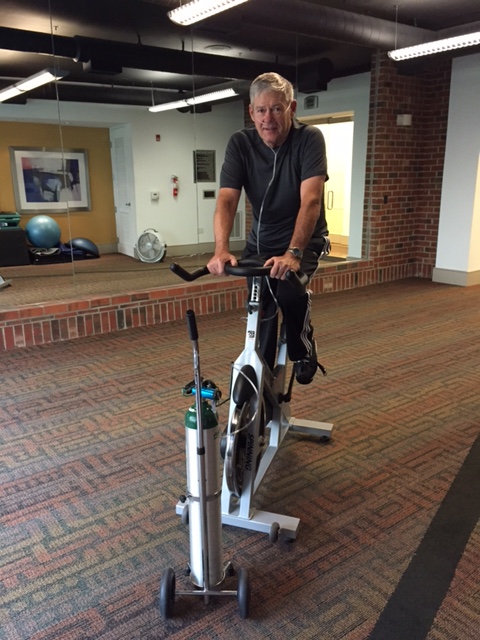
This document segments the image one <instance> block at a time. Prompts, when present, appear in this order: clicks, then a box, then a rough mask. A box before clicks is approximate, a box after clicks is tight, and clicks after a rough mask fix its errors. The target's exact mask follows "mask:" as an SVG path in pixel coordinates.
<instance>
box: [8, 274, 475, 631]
mask: <svg viewBox="0 0 480 640" xmlns="http://www.w3.org/2000/svg"><path fill="white" fill-rule="evenodd" d="M479 296H480V288H479V287H470V288H457V287H449V286H445V285H436V284H433V283H431V282H428V281H424V280H408V281H402V282H396V283H391V284H385V285H378V286H375V287H367V288H364V289H356V290H353V291H348V292H342V293H335V294H329V295H324V296H318V297H316V298H314V300H313V314H314V320H315V325H316V327H317V333H316V335H317V340H318V345H319V351H320V360H321V362H322V363H323V364H324V365H325V366H326V367H327V369H328V372H329V374H328V376H327V377H326V378H321V377H319V376H317V378H316V379H315V381H314V383H313V384H311V385H310V386H308V387H295V390H294V397H293V402H292V409H293V413H294V415H296V416H298V417H306V418H311V419H320V420H324V421H328V422H330V421H331V422H334V423H335V431H334V437H333V439H332V441H331V442H329V443H327V444H325V443H317V442H316V441H315V440H313V439H312V438H309V437H305V436H301V435H294V434H289V435H288V436H287V438H286V440H285V441H284V444H283V445H282V449H281V451H280V454H279V456H278V457H277V459H276V460H275V462H274V465H273V468H272V469H271V471H270V472H269V474H268V475H267V477H266V479H265V482H264V484H263V485H262V487H261V489H260V491H259V494H258V499H257V502H258V504H259V506H264V507H266V508H268V509H270V510H272V511H279V512H281V513H287V514H289V515H292V516H297V517H299V518H300V519H301V521H302V522H301V528H300V532H299V537H298V539H297V540H296V541H295V542H293V543H286V542H280V543H278V544H272V543H270V542H269V540H268V537H267V536H265V535H264V534H260V533H254V532H250V531H246V530H242V529H235V528H231V527H224V555H225V559H226V560H232V561H233V562H234V565H235V566H237V567H245V568H247V569H248V570H249V572H250V575H251V582H252V605H251V615H250V617H249V618H248V619H247V620H241V619H240V617H239V615H238V610H237V604H236V602H235V600H234V599H232V598H222V599H212V602H211V603H210V604H209V605H207V606H205V605H204V603H203V601H202V599H201V598H187V597H180V596H179V597H178V598H177V601H176V603H175V604H176V612H175V616H174V617H173V619H171V620H168V621H165V620H163V619H162V618H161V616H160V614H159V610H158V603H157V596H158V590H159V579H160V575H161V574H162V572H163V571H164V570H165V569H166V568H167V567H170V566H171V567H173V568H174V569H175V571H176V575H177V586H178V587H186V588H189V581H188V579H187V578H185V577H183V575H182V573H183V570H184V568H185V566H186V563H187V561H188V535H187V530H186V529H185V527H184V526H183V525H182V524H181V522H180V518H179V517H178V516H177V515H176V514H175V503H176V501H177V499H178V496H179V495H180V494H181V493H183V492H184V491H185V456H184V427H183V418H184V413H185V411H186V409H187V408H188V406H189V404H190V402H189V400H188V398H184V397H182V395H181V387H182V386H183V385H184V384H185V383H187V382H189V381H190V380H191V379H192V377H193V374H192V353H191V345H190V342H189V340H188V335H187V331H186V327H185V324H184V323H183V322H181V323H173V324H168V325H161V326H158V327H152V328H142V329H134V330H131V331H128V332H122V333H121V334H110V335H107V336H102V337H94V338H87V339H79V340H75V341H72V342H69V343H56V344H51V345H45V346H43V347H35V348H27V349H19V350H16V351H12V352H6V353H4V354H2V367H1V370H0V381H1V400H0V419H1V430H0V444H1V447H0V525H1V528H0V638H1V639H2V640H80V639H81V640H87V639H88V640H94V639H95V640H97V639H98V640H100V639H101V640H123V639H125V640H134V639H135V640H136V639H138V640H140V639H141V640H161V639H163V638H169V639H172V640H187V639H188V640H194V639H195V640H200V639H202V640H207V639H208V640H211V639H222V640H229V639H236V638H252V639H258V638H272V639H287V640H290V639H293V638H295V639H297V638H298V639H301V640H307V639H321V640H366V639H367V638H368V637H369V636H370V634H372V632H373V630H374V628H375V626H376V624H377V622H378V620H379V618H380V616H381V614H382V612H383V611H384V610H386V605H387V603H388V602H389V600H390V599H391V598H392V596H393V594H395V592H396V590H397V587H398V585H399V584H400V583H401V581H402V577H403V576H404V575H405V574H406V572H407V569H408V567H409V564H410V562H411V560H412V558H415V556H416V553H417V551H418V550H419V549H420V548H421V543H422V539H423V538H424V536H425V534H426V532H427V531H428V530H429V527H430V525H431V523H432V522H433V520H434V518H435V515H436V513H437V512H438V510H439V506H440V505H442V502H443V501H444V499H445V497H446V496H447V494H448V492H449V490H450V487H451V486H452V483H453V482H454V480H455V478H456V476H457V474H459V471H460V470H461V469H462V465H463V464H464V462H465V460H466V459H467V458H468V455H469V451H470V449H471V448H472V445H474V443H475V442H476V440H477V438H478V436H479V434H480V426H479V425H480V423H479V413H480V411H479V409H480V398H479V392H478V390H479V389H480V335H479V312H478V309H479ZM241 315H242V314H241V313H238V312H235V313H228V314H222V315H218V316H203V317H201V318H199V319H198V327H199V333H200V350H201V361H202V372H203V375H204V376H205V377H208V378H211V379H213V380H215V382H216V383H217V384H218V385H219V386H220V387H221V389H222V390H223V391H224V396H225V395H226V394H227V390H228V380H229V368H230V365H229V363H230V362H231V361H232V360H233V359H234V358H235V357H236V355H237V353H238V351H239V348H240V346H241V344H242V342H243V331H244V328H245V324H244V321H243V320H242V319H241ZM226 414H227V408H226V406H223V407H221V408H220V416H221V418H222V420H223V421H224V420H225V418H226ZM472 451H474V449H472ZM478 463H479V464H478V465H476V468H480V461H478ZM459 477H460V476H459ZM477 477H478V472H477ZM478 489H479V487H478V482H477V484H476V485H475V484H474V485H472V486H467V485H465V487H464V490H465V492H467V493H468V494H469V495H473V496H475V495H479V494H480V492H479V490H478ZM462 504H463V503H459V509H460V510H461V509H462V508H463V507H462ZM475 508H476V504H473V507H472V505H471V504H470V507H469V509H475ZM454 511H455V510H454ZM469 515H470V516H472V512H471V513H470V514H469ZM462 517H463V512H460V513H458V511H457V513H456V514H455V513H454V514H452V516H451V518H452V520H451V522H447V523H446V524H445V527H444V530H443V531H442V532H441V534H440V535H443V536H447V538H449V536H451V537H452V539H454V538H455V535H456V533H455V519H457V520H458V519H460V520H461V519H462ZM447 547H448V545H447ZM442 548H445V545H444V546H443V547H442ZM460 556H461V557H460V560H459V561H458V563H455V567H454V569H455V572H454V574H453V577H452V578H451V581H450V586H449V589H448V591H447V593H446V595H445V597H444V599H443V602H440V603H439V607H438V610H437V611H436V615H435V618H434V621H433V623H432V624H430V625H429V628H428V630H427V632H426V634H424V637H425V638H428V640H474V639H477V638H478V629H479V628H480V587H479V585H480V527H479V525H478V514H477V523H476V526H474V527H473V530H472V532H471V535H470V537H469V539H468V541H467V543H466V545H465V546H464V548H463V550H462V553H461V554H460ZM438 579H439V576H438V575H436V574H435V571H430V565H427V566H426V568H425V571H424V573H423V576H422V579H421V580H419V581H418V583H416V584H415V587H414V593H413V594H412V595H413V598H412V599H413V600H416V599H417V598H418V602H419V603H421V602H422V595H424V594H425V592H428V590H429V589H431V587H432V585H434V584H435V582H436V581H437V580H438ZM233 584H234V583H233ZM415 590H417V593H415ZM400 604H401V603H400ZM414 614H415V615H417V616H418V617H419V618H422V616H423V610H422V608H421V607H419V608H418V610H417V611H415V612H414ZM376 637H377V638H378V634H377V636H376ZM383 640H391V639H390V638H389V637H385V638H384V639H383ZM404 640H412V638H410V637H408V638H407V637H406V638H404Z"/></svg>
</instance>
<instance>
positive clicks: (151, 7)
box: [0, 0, 371, 309]
mask: <svg viewBox="0 0 480 640" xmlns="http://www.w3.org/2000/svg"><path fill="white" fill-rule="evenodd" d="M11 4H12V5H14V4H18V3H16V2H12V3H11ZM177 4H178V3H177V2H169V1H167V0H164V1H161V0H143V1H141V2H136V3H133V2H128V1H127V0H120V1H119V2H117V3H115V7H116V12H115V14H114V15H113V14H112V11H111V9H112V3H111V2H109V1H108V0H99V1H98V2H97V3H95V7H89V8H88V11H87V10H86V9H82V8H81V7H80V6H70V4H69V6H67V7H65V3H61V2H59V1H57V0H51V2H49V5H48V7H49V10H46V9H45V6H44V3H41V2H39V1H38V0H25V1H24V2H22V3H21V5H20V4H19V6H18V11H17V12H16V13H13V12H11V11H10V12H5V15H2V24H3V25H5V26H3V27H2V31H1V34H0V36H1V38H2V43H3V44H2V47H5V49H2V50H1V52H0V53H1V56H2V60H3V62H4V63H5V64H4V65H3V69H4V71H3V73H4V76H3V77H2V82H3V86H7V85H8V83H9V82H11V83H14V82H17V80H20V79H21V78H22V77H25V76H27V75H33V74H35V73H37V72H39V71H41V70H42V69H44V68H48V67H52V68H54V69H59V70H61V71H62V72H64V73H65V74H66V75H65V77H63V78H62V79H61V80H58V81H57V82H52V83H50V84H48V85H45V86H44V87H42V88H40V89H36V90H34V91H32V92H31V93H30V94H27V93H26V94H22V95H21V96H19V98H17V99H16V100H13V101H8V102H4V103H0V127H1V131H2V136H1V139H2V149H1V158H0V162H1V163H2V175H3V176H4V184H3V185H2V188H1V190H0V199H1V200H0V209H2V210H4V211H6V212H8V211H11V212H17V210H18V209H20V211H19V213H20V216H21V226H22V227H25V226H26V225H27V224H28V222H29V221H30V220H31V219H32V218H34V217H36V216H38V215H49V216H51V217H53V218H54V220H55V221H56V222H57V224H58V225H59V227H60V231H61V245H62V250H64V249H65V247H64V246H63V245H65V244H66V245H67V253H66V254H65V260H64V261H63V260H59V261H58V262H55V256H54V255H53V256H49V255H47V254H46V253H45V252H43V253H42V252H41V251H40V252H38V257H36V258H35V265H34V266H31V267H30V266H26V267H25V269H24V270H23V271H22V270H20V271H17V272H16V275H15V285H14V287H12V290H13V289H16V290H17V293H18V295H16V296H15V298H16V301H17V302H20V303H30V302H35V303H38V302H44V301H48V300H50V299H58V298H60V297H63V298H64V299H68V298H73V297H79V296H83V295H86V294H88V295H90V294H95V293H98V294H102V293H105V287H106V288H107V289H109V290H110V291H113V292H122V291H131V290H139V289H141V288H154V287H158V286H169V285H170V284H171V282H172V278H173V281H175V280H174V276H172V275H171V274H170V273H169V270H168V264H169V262H170V261H171V259H179V260H180V259H185V258H187V259H188V260H189V261H193V262H194V263H197V264H204V261H205V260H206V256H208V253H209V252H210V251H211V250H212V247H213V230H212V216H213V210H214V206H215V197H216V193H217V190H218V180H219V173H220V168H221V164H222V161H223V154H224V150H225V146H226V142H227V140H228V137H229V135H230V134H231V133H232V132H233V131H235V130H237V129H239V128H241V127H242V126H244V123H245V114H246V110H245V100H246V99H247V96H248V86H249V83H250V81H251V80H252V79H253V78H254V77H255V76H256V75H257V74H258V73H262V72H264V71H267V70H275V71H278V72H279V73H282V74H283V75H285V76H286V77H288V78H289V79H290V80H291V81H292V82H293V83H294V85H295V86H296V87H297V89H298V95H297V99H298V110H297V113H298V117H299V118H300V119H301V120H302V121H306V122H311V123H313V124H315V125H316V126H319V127H320V128H322V131H323V132H324V135H325V137H326V139H327V147H328V156H329V158H330V159H331V160H330V163H331V166H332V168H333V167H335V172H333V173H332V179H331V181H330V184H329V188H328V189H327V191H326V204H327V211H328V215H329V217H330V218H331V221H330V225H331V228H332V234H333V236H332V237H333V239H334V243H335V245H336V247H335V252H334V253H335V256H336V257H338V258H340V259H344V258H346V257H353V258H359V257H360V256H361V247H362V236H361V234H362V225H363V220H362V216H363V202H364V197H365V150H366V140H367V127H368V104H369V77H370V76H369V68H370V64H371V49H366V48H364V49H362V52H361V55H358V56H357V57H356V62H355V67H354V68H352V66H351V62H349V69H348V72H349V73H350V74H351V75H347V76H345V77H342V76H341V74H340V75H339V77H333V76H334V75H335V67H337V68H340V67H341V66H342V65H344V64H346V63H345V61H346V60H347V59H349V54H350V52H351V47H350V46H349V45H348V44H343V46H342V48H341V52H340V51H337V50H336V49H335V51H337V52H336V53H335V51H331V49H332V46H333V45H332V44H331V41H328V42H327V41H325V40H321V39H319V38H318V35H316V34H312V33H306V34H305V33H303V34H302V30H304V27H301V25H300V26H298V25H297V26H295V24H293V23H292V30H291V31H289V27H288V25H289V24H290V21H291V19H292V18H293V16H292V15H290V14H289V15H285V16H283V18H282V20H281V22H282V23H281V24H276V23H275V24H273V25H272V26H273V28H272V30H271V31H268V37H267V35H266V31H265V29H264V24H265V22H264V19H265V16H264V15H263V11H264V7H263V5H264V4H265V3H263V5H261V6H260V3H258V2H252V3H251V4H252V7H253V9H249V13H245V12H244V10H242V9H241V8H240V7H239V8H237V9H234V10H231V11H229V12H225V13H224V14H221V15H219V16H216V17H214V18H211V19H209V20H208V21H203V22H202V23H199V25H194V26H191V27H180V26H178V25H173V23H172V22H171V21H170V20H169V19H168V17H167V15H166V12H167V11H168V10H169V9H171V8H172V7H174V6H176V5H177ZM262 7H263V9H262ZM10 8H11V7H10ZM235 12H236V13H235ZM227 14H229V15H227ZM302 20H303V23H305V21H306V18H305V16H303V18H302ZM235 21H237V23H236V24H235ZM307 22H308V21H307ZM105 25H108V26H105ZM160 49H161V51H160ZM159 51H160V53H159ZM41 54H44V55H41ZM332 54H333V55H332ZM327 56H330V57H333V62H332V61H331V60H330V58H329V57H327ZM335 56H336V57H335ZM337 75H338V74H337ZM327 85H328V90H326V89H327ZM227 87H228V88H234V89H235V91H236V92H237V93H238V95H237V96H235V97H233V98H229V99H224V100H222V101H219V102H211V103H205V104H200V105H197V106H195V107H191V106H186V107H184V108H182V107H180V108H176V109H173V110H169V111H161V112H157V113H151V112H150V111H149V110H148V107H149V106H155V105H161V104H163V103H166V102H171V101H176V100H180V99H184V98H185V97H187V98H191V97H192V96H193V97H195V96H203V95H204V94H205V93H209V92H212V91H217V90H221V89H225V88H227ZM340 129H341V131H340ZM339 136H340V137H339ZM339 149H341V153H338V150H339ZM15 163H16V164H15ZM15 167H16V169H15ZM29 171H30V174H29V175H33V173H36V176H35V181H36V183H37V186H38V184H39V183H40V186H41V189H42V192H41V195H39V194H40V192H37V195H34V193H33V190H32V189H30V194H29V195H28V198H30V200H29V201H28V202H26V203H25V202H24V203H23V206H22V204H21V203H19V201H20V199H21V198H20V197H21V196H22V195H23V196H24V200H25V198H27V196H26V195H25V191H26V188H27V186H28V185H27V183H26V182H25V180H27V174H28V172H29ZM55 174H56V175H55ZM333 174H334V175H333ZM10 176H12V177H11V178H10ZM10 180H12V184H11V183H10ZM27 181H28V180H27ZM29 188H30V187H29ZM74 194H75V195H74ZM35 198H37V201H38V205H39V206H38V207H35V202H36V200H35ZM69 198H71V199H69ZM65 199H66V202H65ZM45 203H46V204H45ZM63 204H65V206H63ZM246 206H247V205H246V203H245V200H244V199H242V200H241V202H240V206H239V212H238V215H237V219H236V224H235V227H234V230H233V233H232V247H233V248H234V249H240V248H241V247H242V246H243V241H244V239H245V218H246ZM78 239H80V240H82V239H84V240H90V241H91V242H92V243H93V244H94V245H95V246H96V247H97V248H99V251H100V254H101V255H100V258H99V259H98V260H97V259H94V258H91V257H88V258H86V259H84V258H81V257H80V255H81V254H80V251H81V250H82V247H81V246H80V247H78V251H77V255H76V256H72V255H71V254H72V240H73V241H76V240H78ZM40 244H41V242H40ZM80 244H81V243H80ZM84 247H85V245H84ZM74 250H75V251H76V250H77V247H74ZM68 251H70V259H69V256H68ZM117 251H118V252H119V253H118V254H116V253H115V252H117ZM159 254H161V255H162V256H163V257H162V259H161V260H159V259H158V255H159ZM119 256H120V257H122V256H123V257H124V258H125V259H120V260H118V257H119ZM72 257H73V259H72ZM94 260H95V262H94ZM202 261H203V262H202ZM52 266H54V267H55V269H52ZM0 268H1V267H0ZM92 272H96V273H97V274H98V275H97V277H96V278H92V277H91V273H92ZM60 273H61V275H62V281H61V283H60V280H58V279H57V278H55V279H54V278H53V276H54V275H56V276H59V275H60ZM0 275H1V272H0ZM33 278H34V280H33ZM32 281H33V282H34V283H35V286H34V287H30V288H31V289H33V290H32V292H31V293H29V294H28V296H27V297H26V298H24V299H23V300H22V292H21V289H23V287H22V286H21V285H22V283H27V282H28V283H30V284H32ZM54 282H55V285H54V284H53V283H54ZM25 288H26V287H25ZM11 293H13V291H12V292H9V293H8V296H11ZM3 295H4V297H3V299H2V297H0V309H2V308H5V306H6V304H7V302H6V301H7V295H5V294H3ZM25 295H26V294H25ZM2 302H3V304H2Z"/></svg>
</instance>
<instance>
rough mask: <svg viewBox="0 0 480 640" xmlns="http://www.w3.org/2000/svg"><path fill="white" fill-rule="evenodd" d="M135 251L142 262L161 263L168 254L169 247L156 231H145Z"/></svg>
mask: <svg viewBox="0 0 480 640" xmlns="http://www.w3.org/2000/svg"><path fill="white" fill-rule="evenodd" d="M135 251H136V253H137V256H138V258H139V260H141V261H142V262H161V261H162V260H163V259H164V258H165V255H166V253H167V245H166V244H165V242H164V241H163V239H162V236H161V235H160V234H159V233H158V232H157V231H156V230H155V229H145V231H144V232H143V233H142V234H141V235H140V237H139V238H138V240H137V244H136V245H135Z"/></svg>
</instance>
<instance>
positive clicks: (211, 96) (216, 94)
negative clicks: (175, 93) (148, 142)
mask: <svg viewBox="0 0 480 640" xmlns="http://www.w3.org/2000/svg"><path fill="white" fill-rule="evenodd" d="M238 95H239V94H238V93H237V92H236V91H235V90H234V89H223V90H222V91H213V92H212V93H206V94H205V95H203V96H195V97H194V98H186V99H185V100H176V101H175V102H164V103H163V104H157V105H154V106H153V107H148V110H149V111H151V112H152V113H158V112H159V111H168V110H170V109H185V107H192V106H193V105H196V104H202V103H203V102H213V101H214V100H223V99H224V98H233V96H238Z"/></svg>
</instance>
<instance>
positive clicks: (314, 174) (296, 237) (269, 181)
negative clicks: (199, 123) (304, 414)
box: [207, 73, 328, 384]
mask: <svg viewBox="0 0 480 640" xmlns="http://www.w3.org/2000/svg"><path fill="white" fill-rule="evenodd" d="M296 106H297V103H296V100H294V96H293V86H292V85H291V83H290V82H288V80H285V78H282V76H280V75H278V74H276V73H265V74H262V75H260V76H258V77H257V78H256V79H255V80H254V81H253V83H252V84H251V86H250V105H249V112H250V117H251V119H252V121H253V123H254V125H255V128H247V129H243V130H241V131H237V132H236V133H234V134H233V135H232V136H231V138H230V140H229V142H228V145H227V149H226V152H225V160H224V164H223V167H222V171H221V175H220V189H219V194H218V198H217V203H216V208H215V216H214V233H215V254H214V256H213V257H212V259H211V260H210V261H209V263H208V265H207V267H208V270H209V271H210V273H212V274H215V275H224V266H225V264H226V263H227V262H230V263H231V264H232V265H234V266H235V265H236V264H237V260H236V258H235V256H233V255H232V254H231V253H230V249H229V238H230V234H231V231H232V228H233V222H234V218H235V214H236V211H237V206H238V202H239V199H240V195H241V191H242V188H243V189H245V193H246V195H247V197H248V199H249V201H250V203H251V205H252V211H253V223H252V228H251V231H250V234H249V236H248V239H247V244H246V247H245V249H244V251H243V253H242V258H252V257H253V256H261V258H262V262H264V265H265V266H271V271H270V278H269V279H268V281H267V285H266V291H265V294H264V295H263V298H262V299H263V320H264V321H263V322H262V329H261V332H260V348H261V350H262V353H263V355H264V357H265V360H266V362H267V364H268V365H269V366H270V368H273V365H274V360H275V352H276V342H277V318H278V308H279V307H280V309H281V311H282V314H283V317H284V320H285V327H286V337H287V351H288V356H289V358H290V360H292V361H293V362H294V371H295V377H296V380H297V382H299V383H300V384H309V383H310V382H311V381H312V380H313V377H314V376H315V373H316V371H317V368H318V364H317V350H316V343H315V340H314V338H313V327H312V324H311V321H310V292H309V291H306V292H305V293H303V294H299V293H298V292H297V291H296V290H295V288H294V287H292V286H291V285H290V284H289V283H288V282H286V281H285V274H286V273H287V271H289V270H293V271H298V270H301V271H303V272H304V273H306V274H307V275H308V277H309V279H310V278H311V277H312V276H313V274H314V273H315V271H316V269H317V266H318V260H319V257H320V256H321V254H322V252H323V251H324V247H325V244H326V242H328V240H327V239H326V236H327V235H328V229H327V223H326V219H325V208H324V198H323V187H324V183H325V180H326V179H328V178H327V160H326V153H325V141H324V138H323V135H322V133H321V131H320V130H319V129H317V128H316V127H313V126H308V125H304V124H301V123H299V122H298V121H297V120H296V119H295V110H296Z"/></svg>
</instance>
